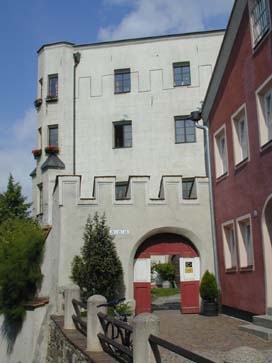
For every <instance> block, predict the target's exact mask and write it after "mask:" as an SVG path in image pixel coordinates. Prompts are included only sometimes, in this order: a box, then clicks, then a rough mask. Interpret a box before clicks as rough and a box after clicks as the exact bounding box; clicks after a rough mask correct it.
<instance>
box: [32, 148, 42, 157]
mask: <svg viewBox="0 0 272 363" xmlns="http://www.w3.org/2000/svg"><path fill="white" fill-rule="evenodd" d="M32 154H33V156H34V158H35V159H38V158H39V157H41V155H42V149H34V150H32Z"/></svg>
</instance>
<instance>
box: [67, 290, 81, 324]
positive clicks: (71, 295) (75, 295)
mask: <svg viewBox="0 0 272 363" xmlns="http://www.w3.org/2000/svg"><path fill="white" fill-rule="evenodd" d="M73 299H76V300H80V289H79V287H78V286H77V285H73V284H71V285H67V286H65V287H64V329H75V325H74V322H73V319H72V315H73V314H75V311H74V307H73V304H72V300H73Z"/></svg>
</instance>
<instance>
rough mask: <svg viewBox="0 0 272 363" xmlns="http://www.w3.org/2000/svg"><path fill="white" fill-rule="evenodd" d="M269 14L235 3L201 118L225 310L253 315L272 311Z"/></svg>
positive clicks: (271, 0)
mask: <svg viewBox="0 0 272 363" xmlns="http://www.w3.org/2000/svg"><path fill="white" fill-rule="evenodd" d="M271 9H272V0H249V1H246V0H237V1H235V4H234V7H233V10H232V14H231V17H230V21H229V24H228V28H227V31H226V34H225V38H224V41H223V44H222V48H221V51H220V54H219V57H218V60H217V64H216V67H215V70H214V74H213V77H212V80H211V83H210V86H209V89H208V92H207V95H206V99H205V102H204V105H203V110H202V117H203V120H204V122H205V123H206V124H207V125H208V126H209V129H210V146H211V163H212V179H213V191H214V209H215V223H216V239H217V246H218V263H219V274H220V281H221V290H222V304H223V306H227V307H230V308H234V309H239V310H242V311H245V312H249V313H251V314H264V313H266V312H267V311H269V308H270V309H271V308H272V246H271V241H272V34H271V23H272V21H271ZM270 312H272V309H271V310H270Z"/></svg>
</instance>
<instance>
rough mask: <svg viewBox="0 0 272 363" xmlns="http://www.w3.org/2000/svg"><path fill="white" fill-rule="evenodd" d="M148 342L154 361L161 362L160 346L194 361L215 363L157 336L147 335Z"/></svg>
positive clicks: (197, 362) (196, 362)
mask: <svg viewBox="0 0 272 363" xmlns="http://www.w3.org/2000/svg"><path fill="white" fill-rule="evenodd" d="M149 344H150V346H151V349H152V351H153V354H154V357H155V359H156V363H162V358H161V354H160V350H159V347H162V348H164V349H166V350H168V351H170V352H173V353H175V354H177V355H179V356H181V357H183V358H187V359H190V360H191V361H192V362H195V363H215V362H214V361H212V360H210V359H208V358H205V357H202V356H200V355H199V354H196V353H193V352H191V351H189V350H187V349H184V348H181V347H179V346H177V345H175V344H172V343H169V342H168V341H166V340H164V339H161V338H158V337H156V336H155V335H150V336H149Z"/></svg>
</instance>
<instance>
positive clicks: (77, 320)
mask: <svg viewBox="0 0 272 363" xmlns="http://www.w3.org/2000/svg"><path fill="white" fill-rule="evenodd" d="M72 304H73V307H74V310H75V313H76V314H73V315H72V319H73V322H74V324H75V327H76V329H77V330H78V331H79V332H80V333H81V334H83V335H85V337H86V336H87V322H86V321H85V320H83V319H82V313H83V312H87V304H86V303H83V302H81V301H78V300H76V299H73V300H72ZM86 314H87V313H86Z"/></svg>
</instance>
